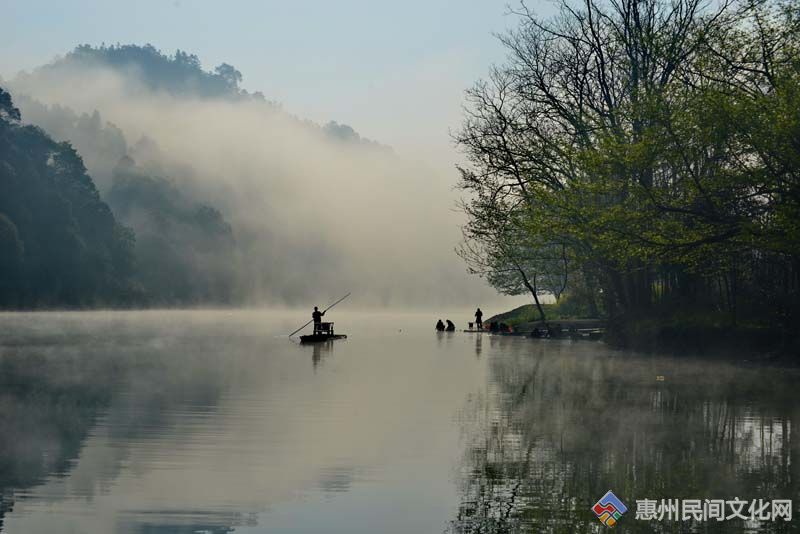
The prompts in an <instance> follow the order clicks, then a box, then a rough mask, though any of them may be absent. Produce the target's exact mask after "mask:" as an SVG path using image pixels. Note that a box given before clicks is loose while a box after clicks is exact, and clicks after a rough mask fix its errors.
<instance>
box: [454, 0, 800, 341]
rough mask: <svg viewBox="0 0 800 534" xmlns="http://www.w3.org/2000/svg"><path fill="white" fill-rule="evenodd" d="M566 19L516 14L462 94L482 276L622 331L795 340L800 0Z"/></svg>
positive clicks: (643, 5) (607, 11) (473, 263)
mask: <svg viewBox="0 0 800 534" xmlns="http://www.w3.org/2000/svg"><path fill="white" fill-rule="evenodd" d="M558 7H559V9H558V14H557V15H556V16H554V17H553V18H550V19H546V20H543V19H541V18H538V17H537V16H536V15H534V14H533V13H532V12H531V11H529V10H528V9H527V8H526V7H525V6H524V5H523V6H522V7H521V8H520V9H519V10H517V11H516V14H517V15H518V17H519V26H518V27H517V28H516V29H515V30H513V31H511V32H509V33H507V34H506V35H504V36H502V37H501V39H502V43H503V44H504V45H505V48H506V50H507V52H508V56H507V60H506V62H505V64H503V65H500V66H497V67H494V68H493V69H492V70H491V74H490V75H489V76H488V79H486V80H483V81H480V82H478V83H477V84H476V85H475V86H474V87H473V88H472V89H471V90H470V91H468V105H467V107H466V118H465V122H464V124H463V127H462V129H461V130H460V131H459V132H458V133H457V135H456V140H457V142H458V143H459V144H460V146H461V147H462V148H463V149H464V151H465V152H466V154H467V156H468V157H469V164H468V165H466V166H464V168H462V169H461V174H462V178H461V181H460V186H461V188H463V190H464V191H466V192H467V193H468V197H467V200H465V201H464V203H463V206H464V209H465V211H466V213H467V215H468V218H469V219H468V223H467V224H466V225H465V227H464V236H465V242H464V245H463V246H462V247H461V249H460V253H461V255H462V257H464V258H465V259H466V261H467V262H468V264H469V266H470V268H471V270H472V271H473V272H476V273H481V274H483V275H485V276H487V278H488V279H489V281H490V282H491V283H492V284H493V285H494V286H495V287H497V288H499V289H500V290H502V291H504V292H507V293H512V294H521V293H524V292H530V293H532V294H533V295H534V297H535V298H537V303H538V295H539V294H543V293H549V294H552V295H555V296H556V297H557V298H559V299H560V300H561V301H564V300H566V301H569V300H571V299H572V300H578V301H580V302H579V304H580V306H578V307H579V308H581V309H582V310H583V313H586V314H598V313H599V314H606V315H607V316H608V317H609V319H610V320H611V324H612V325H617V326H618V327H621V328H620V330H619V332H620V333H622V334H623V335H625V334H626V333H627V334H628V335H630V334H631V333H632V332H633V331H634V330H635V329H636V328H639V327H642V326H643V325H644V324H645V323H646V322H647V321H648V320H650V321H654V320H656V319H658V320H660V321H661V322H662V323H661V324H664V321H665V320H675V321H678V322H680V321H688V322H695V324H696V323H697V322H698V321H699V322H702V321H706V322H707V326H714V325H716V326H720V325H727V326H732V325H738V326H740V327H745V326H747V325H751V326H757V325H762V326H764V325H769V326H772V327H778V328H780V329H784V330H785V331H786V330H790V329H791V326H792V325H796V324H797V323H798V319H800V313H799V311H800V293H799V292H798V286H799V285H800V113H798V110H800V54H799V52H800V49H799V48H800V4H799V3H798V2H796V1H790V2H777V1H771V0H767V1H758V2H754V1H749V0H747V1H744V2H736V1H733V0H731V1H728V0H724V1H723V2H702V1H700V0H671V1H666V0H613V1H598V2H595V1H593V0H586V1H584V2H579V3H575V2H568V1H560V2H559V4H558ZM573 304H574V303H573ZM651 324H655V323H651ZM634 325H638V326H634Z"/></svg>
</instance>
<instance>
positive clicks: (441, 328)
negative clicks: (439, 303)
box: [436, 319, 444, 332]
mask: <svg viewBox="0 0 800 534" xmlns="http://www.w3.org/2000/svg"><path fill="white" fill-rule="evenodd" d="M436 331H437V332H444V323H443V322H442V320H441V319H439V320H438V321H436Z"/></svg>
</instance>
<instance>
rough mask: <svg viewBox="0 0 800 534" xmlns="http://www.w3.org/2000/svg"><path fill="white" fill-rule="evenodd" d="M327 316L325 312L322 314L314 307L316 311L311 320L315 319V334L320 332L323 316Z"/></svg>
mask: <svg viewBox="0 0 800 534" xmlns="http://www.w3.org/2000/svg"><path fill="white" fill-rule="evenodd" d="M323 315H325V312H324V311H323V312H321V311H319V310H318V309H317V307H316V306H314V311H313V312H312V313H311V318H312V319H314V332H318V331H319V326H320V325H321V324H322V316H323Z"/></svg>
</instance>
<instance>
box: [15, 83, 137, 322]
mask: <svg viewBox="0 0 800 534" xmlns="http://www.w3.org/2000/svg"><path fill="white" fill-rule="evenodd" d="M20 119H21V116H20V113H19V110H18V109H17V108H16V107H15V106H14V104H13V102H12V99H11V96H10V95H9V93H7V92H6V91H5V90H3V89H0V306H3V307H25V308H30V307H39V306H89V305H102V304H124V303H127V302H131V301H133V300H134V299H135V298H136V297H137V294H138V290H137V288H136V287H135V285H134V284H133V281H132V280H133V272H134V234H133V232H132V231H131V230H130V229H129V228H126V227H124V226H123V225H121V224H120V223H119V222H118V221H117V220H116V218H115V217H114V215H113V214H112V212H111V210H110V209H109V207H108V205H107V204H106V203H105V202H103V201H102V200H101V198H100V195H99V194H98V192H97V189H96V188H95V186H94V183H93V182H92V179H91V178H90V177H89V176H88V175H87V173H86V168H85V167H84V164H83V160H82V159H81V157H80V155H79V154H78V153H77V152H76V151H75V149H74V148H72V146H71V145H70V144H69V143H57V142H55V141H54V140H53V139H52V138H50V137H49V136H48V135H47V134H45V133H44V132H43V131H42V130H41V129H39V128H37V127H34V126H23V125H21V124H20Z"/></svg>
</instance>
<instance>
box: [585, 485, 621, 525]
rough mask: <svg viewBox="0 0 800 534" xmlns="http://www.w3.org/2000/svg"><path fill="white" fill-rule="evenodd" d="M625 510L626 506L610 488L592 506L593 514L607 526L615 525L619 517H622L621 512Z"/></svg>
mask: <svg viewBox="0 0 800 534" xmlns="http://www.w3.org/2000/svg"><path fill="white" fill-rule="evenodd" d="M627 511H628V507H627V506H625V505H624V504H623V503H622V501H621V500H619V499H618V498H617V496H616V495H614V492H612V491H611V490H608V492H607V493H606V494H605V495H603V496H602V497H601V498H600V500H599V501H597V502H596V503H595V505H594V506H592V512H594V515H596V516H597V518H598V519H599V520H600V522H601V523H603V524H604V525H605V526H607V527H613V526H614V525H616V524H617V521H619V518H620V517H622V514H624V513H625V512H627Z"/></svg>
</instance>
